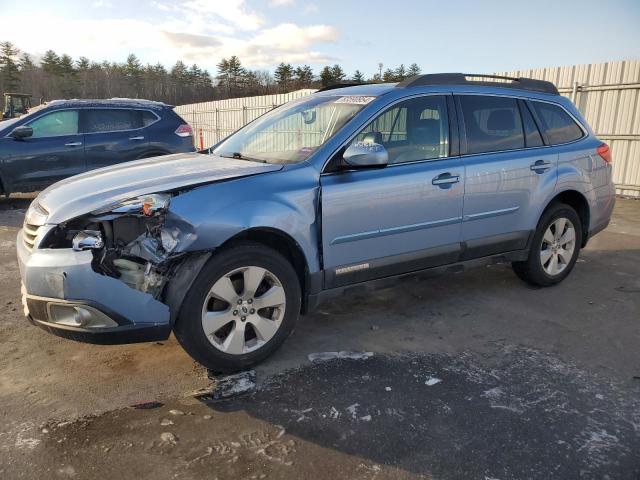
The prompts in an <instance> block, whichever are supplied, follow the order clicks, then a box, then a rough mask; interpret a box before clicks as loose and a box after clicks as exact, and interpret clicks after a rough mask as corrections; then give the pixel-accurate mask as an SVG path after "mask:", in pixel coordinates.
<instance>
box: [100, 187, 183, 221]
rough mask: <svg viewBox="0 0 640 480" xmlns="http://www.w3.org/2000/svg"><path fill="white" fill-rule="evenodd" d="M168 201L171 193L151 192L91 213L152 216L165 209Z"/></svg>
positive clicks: (167, 206)
mask: <svg viewBox="0 0 640 480" xmlns="http://www.w3.org/2000/svg"><path fill="white" fill-rule="evenodd" d="M170 202H171V195H169V194H168V193H152V194H149V195H141V196H139V197H135V198H130V199H128V200H124V201H121V202H118V203H115V204H112V205H110V206H108V207H105V208H102V209H100V210H97V211H95V212H93V214H94V215H101V214H104V213H121V214H125V215H126V214H129V215H145V216H147V217H152V216H154V215H155V214H156V213H159V212H163V211H165V210H167V208H169V203H170Z"/></svg>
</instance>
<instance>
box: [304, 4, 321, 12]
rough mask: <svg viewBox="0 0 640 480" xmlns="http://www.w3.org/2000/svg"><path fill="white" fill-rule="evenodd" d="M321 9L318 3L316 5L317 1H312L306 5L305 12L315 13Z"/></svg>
mask: <svg viewBox="0 0 640 480" xmlns="http://www.w3.org/2000/svg"><path fill="white" fill-rule="evenodd" d="M319 11H320V7H318V5H316V4H315V3H310V4H309V5H307V6H306V7H304V10H303V13H304V14H305V15H313V14H315V13H318V12H319Z"/></svg>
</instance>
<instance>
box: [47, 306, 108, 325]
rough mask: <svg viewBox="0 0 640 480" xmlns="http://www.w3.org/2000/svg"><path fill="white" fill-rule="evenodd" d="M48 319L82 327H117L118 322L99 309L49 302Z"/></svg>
mask: <svg viewBox="0 0 640 480" xmlns="http://www.w3.org/2000/svg"><path fill="white" fill-rule="evenodd" d="M49 321H50V322H51V323H57V324H59V325H67V326H69V327H83V328H108V327H117V326H118V324H117V323H116V322H115V321H113V320H112V319H111V318H109V317H108V316H106V315H105V314H104V313H102V312H101V311H99V310H96V309H95V308H92V307H89V306H87V305H70V304H61V303H49Z"/></svg>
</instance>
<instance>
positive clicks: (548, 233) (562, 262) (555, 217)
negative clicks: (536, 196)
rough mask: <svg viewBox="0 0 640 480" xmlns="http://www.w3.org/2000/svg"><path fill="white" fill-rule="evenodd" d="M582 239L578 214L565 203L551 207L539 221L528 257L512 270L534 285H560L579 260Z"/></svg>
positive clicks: (515, 263)
mask: <svg viewBox="0 0 640 480" xmlns="http://www.w3.org/2000/svg"><path fill="white" fill-rule="evenodd" d="M581 238H582V224H581V223H580V217H579V216H578V214H577V213H576V211H575V210H574V209H573V208H572V207H570V206H569V205H565V204H562V203H558V204H555V205H552V206H551V207H549V208H548V209H547V210H546V211H545V212H544V214H543V215H542V218H541V219H540V221H539V222H538V228H537V229H536V233H535V235H534V237H533V241H532V242H531V247H530V251H529V258H528V259H527V260H526V261H524V262H513V264H512V265H513V270H514V271H515V273H516V274H517V275H518V277H520V278H521V279H522V280H524V281H526V282H528V283H530V284H532V285H537V286H541V287H547V286H550V285H554V284H556V283H559V282H561V281H562V280H564V279H565V278H566V277H567V276H568V275H569V273H571V270H572V269H573V266H574V265H575V263H576V260H577V259H578V253H579V252H580V243H581V242H580V239H581Z"/></svg>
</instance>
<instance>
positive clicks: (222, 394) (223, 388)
mask: <svg viewBox="0 0 640 480" xmlns="http://www.w3.org/2000/svg"><path fill="white" fill-rule="evenodd" d="M211 378H212V380H214V382H215V383H214V385H213V389H211V390H207V389H204V390H200V391H199V392H197V393H196V394H195V397H196V398H197V399H198V400H201V401H203V402H210V401H214V400H222V399H226V398H231V397H235V396H238V395H242V394H244V393H248V392H250V391H252V390H253V389H255V388H256V372H255V370H248V371H246V372H240V373H234V374H233V375H225V376H219V377H211Z"/></svg>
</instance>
